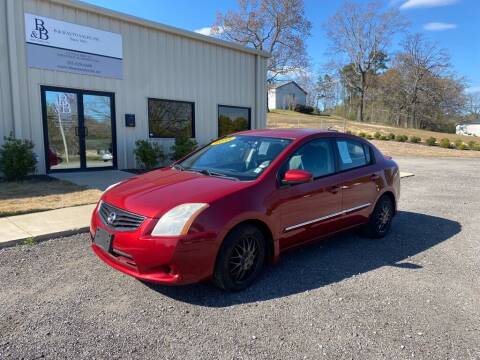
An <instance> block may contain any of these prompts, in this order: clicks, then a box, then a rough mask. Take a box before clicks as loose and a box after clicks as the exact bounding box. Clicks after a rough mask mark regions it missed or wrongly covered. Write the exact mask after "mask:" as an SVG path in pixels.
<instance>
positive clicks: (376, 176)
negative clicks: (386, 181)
mask: <svg viewBox="0 0 480 360" xmlns="http://www.w3.org/2000/svg"><path fill="white" fill-rule="evenodd" d="M378 179H380V176H379V175H377V174H373V175H372V176H370V180H372V181H376V180H378Z"/></svg>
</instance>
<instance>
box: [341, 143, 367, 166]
mask: <svg viewBox="0 0 480 360" xmlns="http://www.w3.org/2000/svg"><path fill="white" fill-rule="evenodd" d="M336 144H337V149H338V154H339V158H340V170H348V169H353V168H356V167H360V166H365V165H367V164H370V162H371V158H370V149H369V147H368V146H364V145H363V144H362V143H361V142H359V141H355V140H350V139H348V140H347V139H341V140H336Z"/></svg>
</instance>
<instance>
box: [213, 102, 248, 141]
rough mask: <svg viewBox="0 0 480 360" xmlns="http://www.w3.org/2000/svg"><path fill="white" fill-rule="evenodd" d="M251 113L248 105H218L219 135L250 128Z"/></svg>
mask: <svg viewBox="0 0 480 360" xmlns="http://www.w3.org/2000/svg"><path fill="white" fill-rule="evenodd" d="M250 114H251V110H250V108H248V107H240V106H227V105H218V136H219V137H221V136H225V135H228V134H231V133H233V132H237V131H244V130H250V124H251V119H250V116H251V115H250Z"/></svg>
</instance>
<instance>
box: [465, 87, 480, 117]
mask: <svg viewBox="0 0 480 360" xmlns="http://www.w3.org/2000/svg"><path fill="white" fill-rule="evenodd" d="M465 100H466V104H465V110H466V112H467V114H468V115H469V116H468V117H469V118H470V119H471V120H480V92H473V93H470V94H468V95H467V96H466V99H465Z"/></svg>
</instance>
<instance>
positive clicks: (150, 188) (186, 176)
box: [102, 168, 251, 218]
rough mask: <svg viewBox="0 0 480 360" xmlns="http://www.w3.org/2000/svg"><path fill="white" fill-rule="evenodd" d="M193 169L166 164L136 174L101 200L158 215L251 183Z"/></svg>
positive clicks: (109, 191) (143, 212) (211, 200)
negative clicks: (176, 167) (168, 166)
mask: <svg viewBox="0 0 480 360" xmlns="http://www.w3.org/2000/svg"><path fill="white" fill-rule="evenodd" d="M250 185H251V182H244V181H235V180H231V179H222V178H220V177H214V176H207V175H204V174H200V173H197V172H193V171H180V170H175V169H172V168H165V169H160V170H155V171H151V172H148V173H146V174H143V175H139V176H135V177H133V178H130V179H127V180H126V181H124V182H122V183H120V184H119V185H116V186H114V187H113V188H112V189H110V190H108V191H106V192H105V193H104V195H103V196H102V200H103V201H105V202H107V203H109V204H111V205H113V206H116V207H118V208H120V209H124V210H127V211H130V212H133V213H136V214H140V215H143V216H147V217H151V218H157V217H160V216H162V215H163V214H164V213H165V212H166V211H168V210H170V209H171V208H173V207H175V206H177V205H180V204H185V203H211V202H213V201H215V200H217V199H218V198H221V197H224V196H226V195H229V194H231V193H233V192H236V191H238V190H241V189H243V188H245V187H247V186H250Z"/></svg>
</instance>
